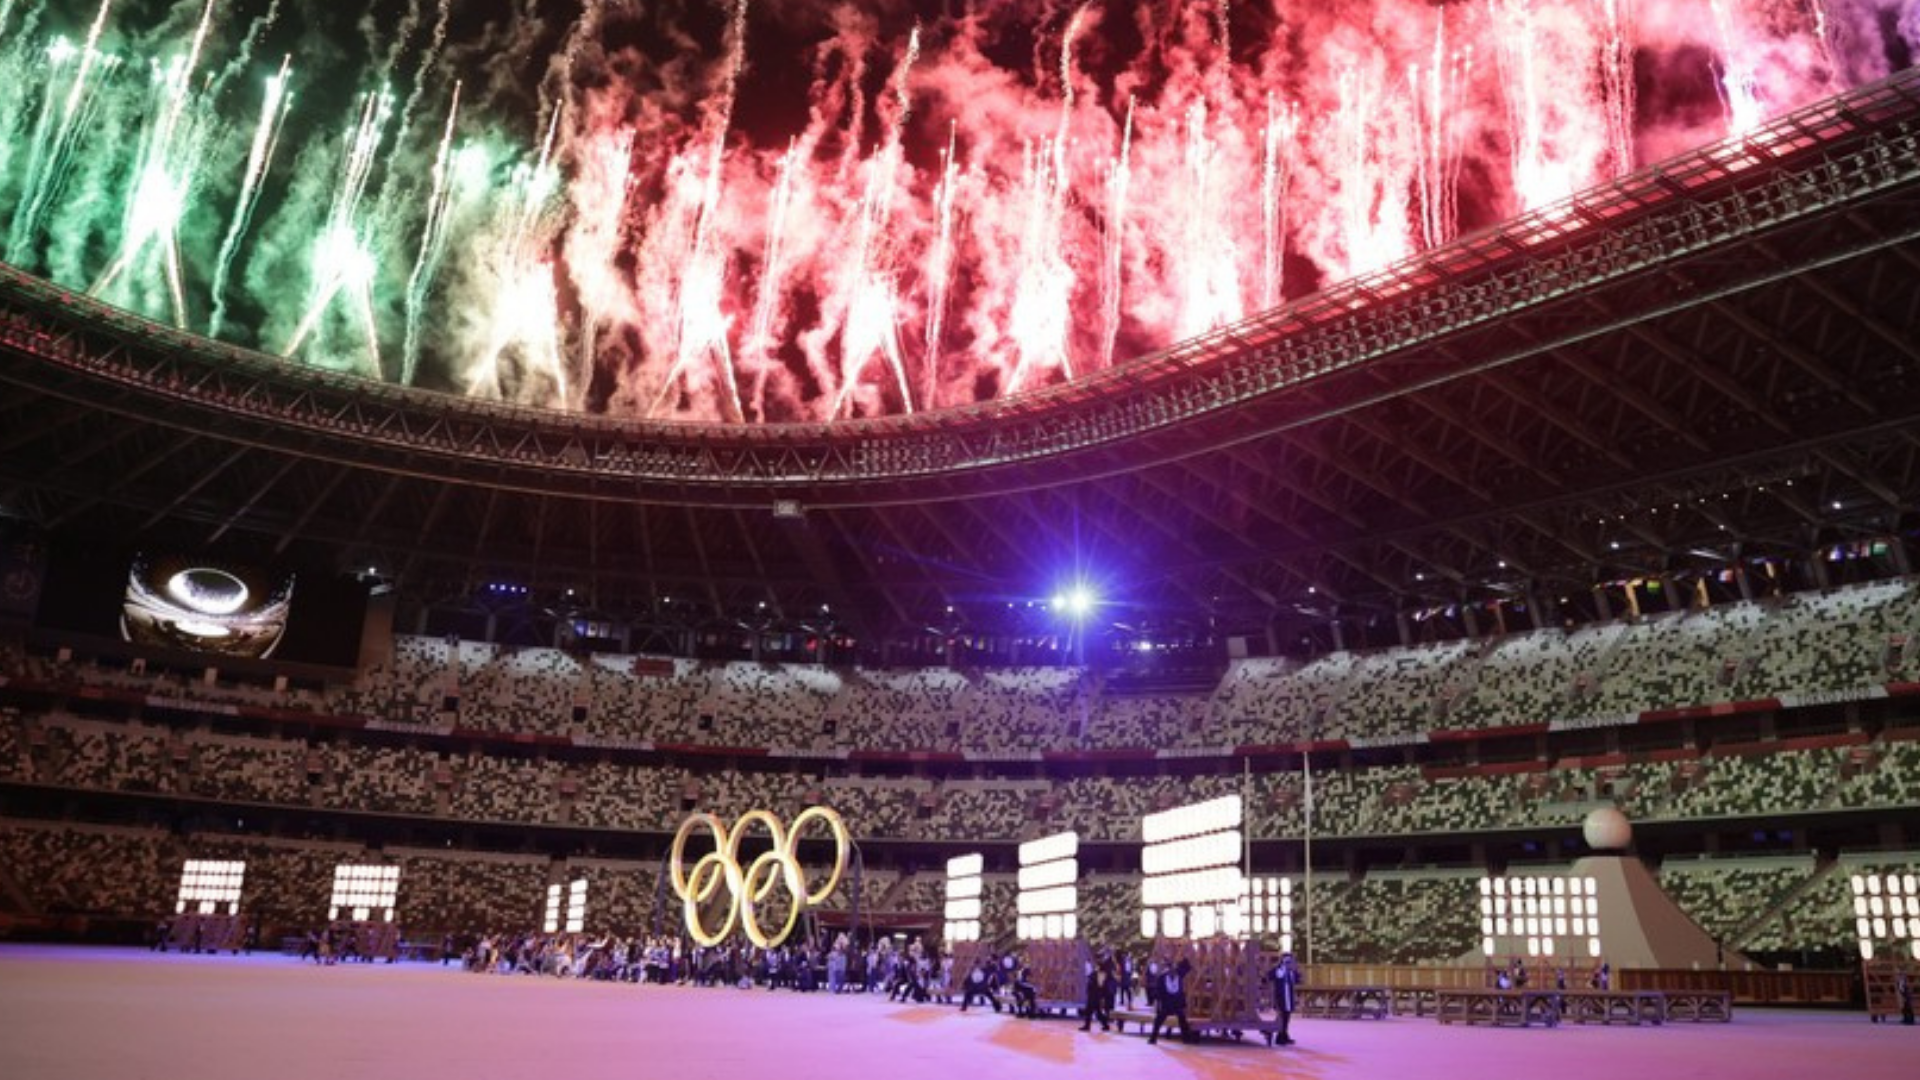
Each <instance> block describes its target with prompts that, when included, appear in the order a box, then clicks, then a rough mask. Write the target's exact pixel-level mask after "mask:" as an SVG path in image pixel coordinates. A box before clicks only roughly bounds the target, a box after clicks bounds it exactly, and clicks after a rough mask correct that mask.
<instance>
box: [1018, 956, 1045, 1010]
mask: <svg viewBox="0 0 1920 1080" xmlns="http://www.w3.org/2000/svg"><path fill="white" fill-rule="evenodd" d="M1013 1015H1015V1016H1020V1017H1025V1018H1026V1019H1028V1020H1038V1019H1039V1018H1040V987H1039V986H1038V985H1037V984H1035V983H1034V981H1033V968H1031V967H1029V966H1028V965H1026V964H1022V965H1020V974H1019V975H1018V976H1017V977H1015V978H1014V980H1013Z"/></svg>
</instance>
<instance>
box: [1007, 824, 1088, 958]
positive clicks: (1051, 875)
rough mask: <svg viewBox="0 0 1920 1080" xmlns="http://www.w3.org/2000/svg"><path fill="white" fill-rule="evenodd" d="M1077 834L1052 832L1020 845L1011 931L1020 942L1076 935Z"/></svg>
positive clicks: (1077, 905) (1078, 929) (1078, 891)
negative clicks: (1012, 930) (1012, 929)
mask: <svg viewBox="0 0 1920 1080" xmlns="http://www.w3.org/2000/svg"><path fill="white" fill-rule="evenodd" d="M1079 855H1080V834H1078V833H1073V832H1063V833H1055V834H1053V835H1052V836H1043V837H1041V838H1039V839H1038V840H1029V841H1027V842H1026V843H1024V844H1021V845H1020V875H1019V884H1020V894H1019V896H1018V898H1017V900H1016V904H1017V905H1018V906H1017V908H1016V915H1017V917H1016V918H1015V919H1014V932H1015V934H1016V935H1017V936H1018V937H1019V938H1020V939H1021V940H1023V941H1035V940H1042V941H1056V940H1061V939H1064V938H1071V937H1076V936H1078V934H1079V932H1080V926H1079V919H1078V917H1077V915H1076V914H1075V912H1076V911H1077V910H1078V908H1079V906H1080V889H1079V886H1078V885H1077V884H1075V883H1076V882H1078V881H1079V879H1080V858H1079Z"/></svg>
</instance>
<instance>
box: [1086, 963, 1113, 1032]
mask: <svg viewBox="0 0 1920 1080" xmlns="http://www.w3.org/2000/svg"><path fill="white" fill-rule="evenodd" d="M1114 992H1115V987H1114V982H1113V957H1112V956H1111V955H1107V956H1102V957H1101V958H1100V959H1099V960H1098V961H1096V962H1095V963H1093V964H1092V965H1091V970H1089V971H1088V972H1087V1004H1086V1006H1085V1008H1083V1009H1082V1010H1081V1012H1080V1030H1081V1031H1092V1030H1093V1022H1094V1021H1095V1020H1098V1021H1100V1030H1101V1031H1112V1030H1113V997H1114Z"/></svg>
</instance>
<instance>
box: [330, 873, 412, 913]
mask: <svg viewBox="0 0 1920 1080" xmlns="http://www.w3.org/2000/svg"><path fill="white" fill-rule="evenodd" d="M399 892H400V868H399V867H397V866H379V865H372V864H361V863H342V864H340V865H339V866H336V867H334V868H333V901H332V903H331V904H329V905H328V907H327V918H328V919H341V918H346V919H352V920H353V921H354V922H371V921H380V922H392V921H393V903H394V897H395V896H396V895H397V894H398V893H399Z"/></svg>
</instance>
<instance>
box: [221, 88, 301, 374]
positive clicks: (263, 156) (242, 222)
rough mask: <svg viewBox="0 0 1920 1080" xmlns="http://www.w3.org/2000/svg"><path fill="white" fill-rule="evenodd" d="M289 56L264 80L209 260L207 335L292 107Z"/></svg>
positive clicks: (223, 304)
mask: <svg viewBox="0 0 1920 1080" xmlns="http://www.w3.org/2000/svg"><path fill="white" fill-rule="evenodd" d="M292 64H293V57H291V56H283V57H281V58H280V70H279V72H278V73H277V74H275V75H274V76H273V77H272V78H270V79H268V80H267V93H266V97H265V99H264V100H262V101H261V103H260V120H259V122H258V123H256V124H255V125H254V128H253V142H252V143H251V144H250V145H249V146H248V148H247V167H246V171H245V172H243V173H242V174H241V176H240V194H239V196H238V197H237V198H235V199H234V204H233V218H232V219H231V221H230V222H229V223H228V225H227V234H226V236H224V237H222V238H221V241H220V254H219V255H217V256H215V258H214V262H213V289H212V294H213V314H212V316H211V317H209V318H208V320H207V336H208V337H219V336H220V331H221V329H222V327H223V325H224V324H225V322H226V318H227V279H228V277H229V276H230V275H231V274H232V272H233V257H234V255H235V254H236V253H238V252H239V250H240V240H241V238H242V237H244V236H245V235H246V233H247V228H248V226H249V225H251V224H252V222H253V212H254V210H255V209H256V208H257V207H258V206H259V205H260V190H261V181H262V180H264V179H265V178H266V175H267V170H268V169H269V168H271V167H272V166H273V152H274V150H275V149H276V148H278V147H279V145H280V132H281V130H282V129H283V128H284V127H285V126H286V122H287V113H288V112H289V111H290V110H291V109H292V108H293V95H292V94H290V93H288V92H287V83H288V80H289V79H290V78H291V77H292V73H291V68H292Z"/></svg>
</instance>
